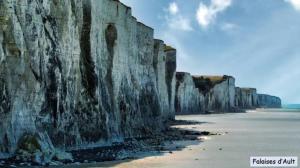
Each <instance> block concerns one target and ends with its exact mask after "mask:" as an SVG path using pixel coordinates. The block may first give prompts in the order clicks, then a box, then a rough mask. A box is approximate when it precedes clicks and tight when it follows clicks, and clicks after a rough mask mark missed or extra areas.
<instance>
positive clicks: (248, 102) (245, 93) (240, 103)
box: [235, 87, 258, 109]
mask: <svg viewBox="0 0 300 168" xmlns="http://www.w3.org/2000/svg"><path fill="white" fill-rule="evenodd" d="M235 105H236V107H238V108H241V109H254V108H256V107H257V106H258V99H257V91H256V89H255V88H239V87H236V88H235Z"/></svg>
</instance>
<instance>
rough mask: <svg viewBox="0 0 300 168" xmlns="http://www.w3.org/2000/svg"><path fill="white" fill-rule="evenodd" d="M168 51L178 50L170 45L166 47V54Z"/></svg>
mask: <svg viewBox="0 0 300 168" xmlns="http://www.w3.org/2000/svg"><path fill="white" fill-rule="evenodd" d="M167 51H176V49H175V48H173V47H171V46H169V45H165V52H167Z"/></svg>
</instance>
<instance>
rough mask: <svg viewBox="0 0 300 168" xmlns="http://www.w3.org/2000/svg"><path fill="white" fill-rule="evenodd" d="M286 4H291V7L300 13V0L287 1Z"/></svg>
mask: <svg viewBox="0 0 300 168" xmlns="http://www.w3.org/2000/svg"><path fill="white" fill-rule="evenodd" d="M285 1H286V2H288V3H290V4H291V5H293V7H294V8H295V9H296V10H299V11H300V0H285Z"/></svg>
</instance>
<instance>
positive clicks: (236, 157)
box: [72, 110, 300, 168]
mask: <svg viewBox="0 0 300 168" xmlns="http://www.w3.org/2000/svg"><path fill="white" fill-rule="evenodd" d="M176 119H178V120H196V121H201V122H206V123H203V124H200V125H189V126H181V127H184V128H189V129H195V130H202V131H203V130H206V131H210V132H215V133H221V134H222V135H216V136H209V137H206V138H205V139H204V141H203V142H201V143H197V142H193V141H178V142H176V143H175V144H173V145H183V146H185V145H186V148H184V149H183V150H180V151H174V152H172V153H168V152H166V153H165V154H155V153H152V154H150V155H149V156H148V157H143V158H141V159H136V160H124V161H114V162H104V163H95V164H87V165H80V166H79V167H118V168H141V167H143V168H150V167H157V168H167V167H175V168H181V167H182V168H186V167H201V168H241V167H243V168H246V167H250V165H249V158H250V156H298V157H300V144H299V142H300V129H299V128H300V113H299V112H283V111H280V110H268V111H266V110H259V111H249V112H248V113H238V114H216V115H189V116H177V117H176ZM151 155H152V156H151ZM73 166H74V165H73ZM73 166H72V167H73Z"/></svg>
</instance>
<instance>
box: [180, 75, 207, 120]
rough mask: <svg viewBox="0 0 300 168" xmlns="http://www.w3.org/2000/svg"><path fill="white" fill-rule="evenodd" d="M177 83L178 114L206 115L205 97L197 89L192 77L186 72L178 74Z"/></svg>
mask: <svg viewBox="0 0 300 168" xmlns="http://www.w3.org/2000/svg"><path fill="white" fill-rule="evenodd" d="M176 81H177V82H176V97H175V107H176V114H179V115H180V114H181V115H182V114H201V113H205V99H204V95H203V94H202V93H201V92H199V90H198V89H197V88H196V86H195V83H194V81H193V78H192V76H191V75H190V74H189V73H186V72H177V73H176Z"/></svg>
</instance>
